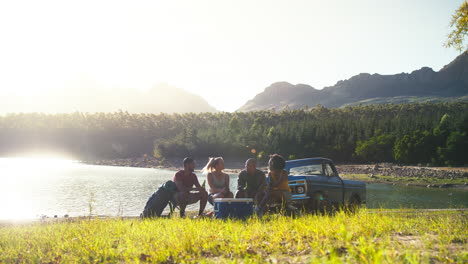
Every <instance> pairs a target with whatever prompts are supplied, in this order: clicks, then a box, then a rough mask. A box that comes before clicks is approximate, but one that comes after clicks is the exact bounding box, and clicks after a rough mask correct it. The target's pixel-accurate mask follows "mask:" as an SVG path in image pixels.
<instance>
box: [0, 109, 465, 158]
mask: <svg viewBox="0 0 468 264" xmlns="http://www.w3.org/2000/svg"><path fill="white" fill-rule="evenodd" d="M34 150H50V151H60V152H65V153H67V154H69V155H73V156H74V157H76V158H78V159H83V160H95V159H114V158H129V157H141V156H142V155H145V154H147V155H154V156H156V157H158V158H161V159H164V158H174V157H184V156H194V157H196V158H206V157H208V156H218V155H221V156H224V157H226V158H231V159H241V158H242V159H243V158H246V157H252V156H255V157H258V158H260V159H266V158H267V157H268V154H270V153H280V154H282V155H284V156H286V157H289V158H302V157H314V156H323V157H329V158H332V159H334V160H336V161H339V162H362V163H368V162H384V161H387V162H398V163H402V164H417V163H421V164H424V165H426V164H432V165H450V166H455V165H466V164H468V161H467V159H468V103H467V102H456V103H438V104H431V103H424V104H404V105H391V104H389V105H368V106H358V107H346V108H340V109H329V108H325V107H322V106H318V107H315V108H310V109H301V110H291V111H283V112H273V111H259V112H247V113H240V112H238V113H202V114H171V115H169V114H159V115H155V114H129V113H127V112H116V113H95V114H88V113H86V114H85V113H74V114H56V115H47V114H39V113H33V114H9V115H5V116H0V155H1V156H8V155H13V154H15V153H21V152H28V151H34Z"/></svg>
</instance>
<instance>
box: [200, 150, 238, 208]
mask: <svg viewBox="0 0 468 264" xmlns="http://www.w3.org/2000/svg"><path fill="white" fill-rule="evenodd" d="M223 170H224V160H223V158H221V157H217V158H210V159H209V160H208V163H207V164H206V166H205V167H204V168H203V170H202V172H204V173H208V174H207V175H206V179H207V181H208V186H209V187H210V194H209V196H208V202H210V204H212V205H213V204H214V199H216V198H232V197H234V195H233V194H232V192H230V191H229V175H228V174H226V173H224V172H223Z"/></svg>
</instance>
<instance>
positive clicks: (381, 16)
mask: <svg viewBox="0 0 468 264" xmlns="http://www.w3.org/2000/svg"><path fill="white" fill-rule="evenodd" d="M461 2H462V0H451V1H442V0H430V1H427V0H425V1H422V0H414V1H404V0H398V1H383V0H382V1H376V0H361V1H345V0H342V1H312V0H305V1H296V0H294V1H291V0H290V1H271V0H268V1H243V0H242V1H241V0H237V1H215V0H213V1H205V0H203V1H202V0H200V1H138V2H137V1H126V2H120V1H73V2H72V1H2V2H1V3H0V36H1V41H0V76H1V77H0V96H3V97H0V98H7V97H6V95H8V94H10V95H11V94H13V93H14V94H16V96H21V97H22V98H24V99H23V100H25V101H26V102H27V103H28V104H29V105H30V106H31V109H29V110H30V111H34V105H35V103H36V102H35V101H34V96H35V95H44V94H45V95H47V94H48V93H49V92H50V91H55V92H53V93H52V92H50V93H51V94H54V95H55V96H56V97H59V95H57V94H67V93H70V94H76V93H79V90H80V89H85V88H86V89H96V90H98V89H103V90H106V91H109V92H111V91H112V90H113V89H118V88H126V89H136V90H140V91H144V90H148V89H150V88H151V87H153V86H155V85H159V84H161V83H164V84H168V85H170V86H173V87H178V88H181V89H184V90H186V91H189V92H191V93H194V94H198V95H200V96H202V97H203V98H205V99H206V100H207V101H208V103H209V104H211V105H212V106H214V107H215V108H217V109H218V110H222V111H234V110H236V109H237V108H239V107H240V106H242V105H243V104H244V103H245V102H246V101H247V100H249V99H251V98H252V97H253V96H255V95H256V94H257V93H259V92H261V91H263V89H264V88H265V87H267V86H268V85H270V84H271V83H273V82H277V81H288V82H291V83H293V84H295V83H306V84H309V85H311V86H313V87H315V88H318V89H321V88H323V87H326V86H331V85H334V84H335V83H336V82H337V81H339V80H342V79H347V78H350V77H351V76H353V75H356V74H359V73H361V72H369V73H380V74H395V73H400V72H411V71H413V70H415V69H419V68H421V67H423V66H428V67H431V68H433V69H434V70H436V71H437V70H439V69H440V68H441V67H443V66H444V65H445V64H448V63H449V62H450V61H451V60H453V59H454V58H455V57H456V56H457V55H458V53H457V51H455V50H453V49H446V48H444V47H443V46H442V45H443V43H444V41H445V40H446V36H447V34H448V32H449V28H448V25H449V22H450V18H451V14H452V13H453V12H454V10H455V9H456V8H457V7H458V6H459V5H460V4H461ZM83 80H86V81H83ZM90 83H93V85H90ZM84 85H86V87H83V86H84ZM72 90H73V91H72ZM76 90H78V92H77V91H76ZM56 91H61V93H56ZM55 99H56V100H61V99H60V98H55ZM87 100H89V102H93V98H87ZM1 103H4V102H1ZM1 103H0V104H1Z"/></svg>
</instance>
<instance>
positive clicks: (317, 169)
mask: <svg viewBox="0 0 468 264" xmlns="http://www.w3.org/2000/svg"><path fill="white" fill-rule="evenodd" d="M289 174H290V175H323V171H322V165H321V164H314V165H308V166H301V167H294V168H291V169H290V170H289Z"/></svg>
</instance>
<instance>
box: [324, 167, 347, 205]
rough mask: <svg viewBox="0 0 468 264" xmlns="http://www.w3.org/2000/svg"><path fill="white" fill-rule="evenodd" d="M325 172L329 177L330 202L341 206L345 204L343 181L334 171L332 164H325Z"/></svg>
mask: <svg viewBox="0 0 468 264" xmlns="http://www.w3.org/2000/svg"><path fill="white" fill-rule="evenodd" d="M322 165H323V172H324V174H325V175H326V176H327V179H328V180H327V183H328V190H329V193H328V200H329V201H330V202H331V203H336V204H341V203H342V202H343V181H342V180H341V179H340V177H338V175H337V174H336V173H335V172H334V171H333V169H332V166H331V164H330V163H323V164H322Z"/></svg>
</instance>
